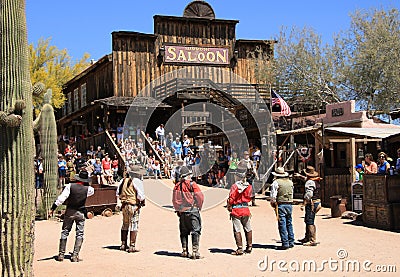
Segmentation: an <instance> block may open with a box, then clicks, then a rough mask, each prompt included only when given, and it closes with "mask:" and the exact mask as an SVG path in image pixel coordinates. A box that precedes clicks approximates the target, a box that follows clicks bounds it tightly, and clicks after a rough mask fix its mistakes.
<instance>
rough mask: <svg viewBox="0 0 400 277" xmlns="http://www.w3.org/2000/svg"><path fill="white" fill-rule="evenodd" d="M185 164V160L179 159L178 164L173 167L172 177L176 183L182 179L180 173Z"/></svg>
mask: <svg viewBox="0 0 400 277" xmlns="http://www.w3.org/2000/svg"><path fill="white" fill-rule="evenodd" d="M183 164H184V161H183V160H178V161H176V166H174V168H173V169H172V172H171V179H172V182H173V183H174V184H177V183H178V182H179V180H180V179H181V178H180V176H179V174H180V171H181V168H182V166H183Z"/></svg>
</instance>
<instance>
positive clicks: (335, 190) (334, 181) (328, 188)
mask: <svg viewBox="0 0 400 277" xmlns="http://www.w3.org/2000/svg"><path fill="white" fill-rule="evenodd" d="M350 178H351V175H327V176H325V177H324V180H323V187H322V199H321V200H322V203H323V204H324V205H325V206H329V203H330V197H331V196H335V195H342V196H346V197H347V203H348V204H347V207H348V208H349V207H351V180H350Z"/></svg>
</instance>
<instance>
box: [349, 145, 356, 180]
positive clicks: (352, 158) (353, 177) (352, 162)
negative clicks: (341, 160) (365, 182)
mask: <svg viewBox="0 0 400 277" xmlns="http://www.w3.org/2000/svg"><path fill="white" fill-rule="evenodd" d="M356 155H357V149H356V139H355V138H350V173H351V181H352V182H354V181H355V180H356V175H355V172H354V167H355V166H356Z"/></svg>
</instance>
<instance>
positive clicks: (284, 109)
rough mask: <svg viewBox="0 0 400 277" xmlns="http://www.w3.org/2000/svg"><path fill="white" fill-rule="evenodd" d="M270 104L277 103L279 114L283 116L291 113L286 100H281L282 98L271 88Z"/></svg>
mask: <svg viewBox="0 0 400 277" xmlns="http://www.w3.org/2000/svg"><path fill="white" fill-rule="evenodd" d="M271 105H272V106H275V105H279V106H280V107H281V115H283V116H289V115H291V114H292V111H291V110H290V107H289V105H288V104H287V103H286V101H285V100H283V98H282V97H281V96H280V95H279V94H278V93H276V92H275V91H273V90H271Z"/></svg>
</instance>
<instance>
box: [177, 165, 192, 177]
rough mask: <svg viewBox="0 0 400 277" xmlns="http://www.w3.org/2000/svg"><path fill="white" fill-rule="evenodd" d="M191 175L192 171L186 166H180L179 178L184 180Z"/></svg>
mask: <svg viewBox="0 0 400 277" xmlns="http://www.w3.org/2000/svg"><path fill="white" fill-rule="evenodd" d="M191 174H192V171H191V170H190V169H189V168H188V167H187V166H182V167H181V169H180V170H179V177H180V178H184V177H186V176H189V175H191Z"/></svg>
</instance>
